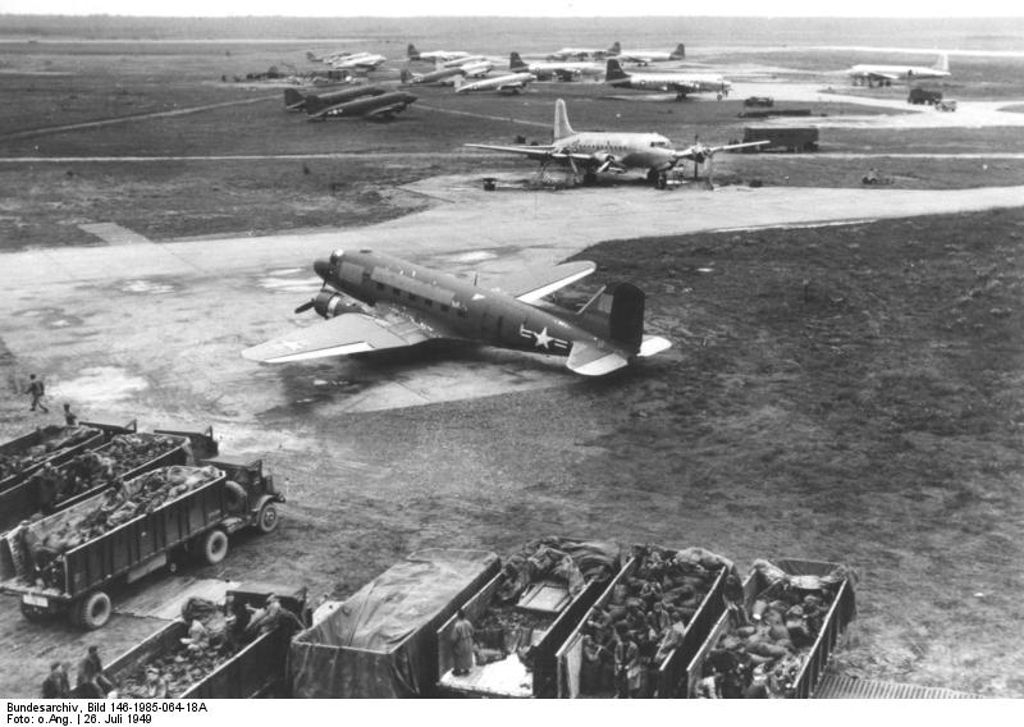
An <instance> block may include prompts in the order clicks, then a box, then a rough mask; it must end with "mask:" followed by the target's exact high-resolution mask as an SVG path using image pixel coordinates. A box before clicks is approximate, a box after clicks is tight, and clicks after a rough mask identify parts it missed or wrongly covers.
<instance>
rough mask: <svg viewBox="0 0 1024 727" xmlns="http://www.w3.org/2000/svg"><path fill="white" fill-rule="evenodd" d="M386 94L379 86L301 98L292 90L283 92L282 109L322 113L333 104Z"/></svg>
mask: <svg viewBox="0 0 1024 727" xmlns="http://www.w3.org/2000/svg"><path fill="white" fill-rule="evenodd" d="M384 93H387V89H385V88H381V87H380V86H353V87H352V88H346V89H344V90H342V91H335V92H333V93H324V94H320V95H314V94H309V95H307V96H303V95H302V94H301V93H299V92H298V91H296V90H295V89H294V88H286V89H285V90H284V107H285V109H287V110H288V111H305V112H306V113H318V112H323V111H324V110H325V109H328V108H330V107H331V106H333V105H335V104H340V103H344V102H345V101H351V100H353V99H356V98H359V97H360V96H380V95H381V94H384Z"/></svg>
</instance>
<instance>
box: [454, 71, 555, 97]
mask: <svg viewBox="0 0 1024 727" xmlns="http://www.w3.org/2000/svg"><path fill="white" fill-rule="evenodd" d="M536 80H537V77H536V76H534V75H533V74H532V73H510V74H508V75H507V76H497V77H496V78H487V79H485V80H483V81H477V82H475V83H459V81H458V79H456V81H455V93H472V92H474V91H497V92H498V93H519V92H521V91H522V90H523V89H524V88H526V86H527V84H529V83H530V82H531V81H536Z"/></svg>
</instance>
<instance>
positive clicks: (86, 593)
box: [0, 457, 284, 629]
mask: <svg viewBox="0 0 1024 727" xmlns="http://www.w3.org/2000/svg"><path fill="white" fill-rule="evenodd" d="M202 465H203V466H183V465H173V466H170V467H160V468H158V469H155V470H152V471H150V472H147V473H144V474H141V475H139V476H137V477H134V478H132V479H130V480H127V481H125V482H124V483H123V484H121V485H119V486H116V487H110V488H108V489H106V490H103V491H101V492H99V493H98V494H95V495H92V496H91V497H88V498H86V499H84V500H82V501H80V502H77V503H76V504H74V505H72V506H70V507H67V508H66V509H64V510H61V511H59V512H56V513H54V514H52V515H49V516H47V517H44V518H42V519H40V520H37V521H35V522H31V523H25V524H22V525H19V526H18V527H17V528H15V529H14V530H11V531H9V532H8V533H6V534H4V536H3V537H2V539H0V590H3V591H5V592H8V593H14V594H17V595H19V596H20V597H21V610H22V613H23V614H24V615H25V617H26V618H28V619H30V620H37V619H42V618H45V617H46V616H48V615H55V614H66V615H68V616H69V617H70V619H71V621H72V622H73V623H74V624H76V625H78V626H80V627H82V628H86V629H96V628H100V627H101V626H103V625H104V624H105V623H106V622H107V620H108V619H109V618H110V615H111V601H110V596H109V591H110V590H111V589H112V588H116V587H118V586H119V585H120V584H123V583H131V582H134V581H136V580H138V579H139V578H142V577H143V576H144V575H146V574H148V573H151V572H153V571H155V570H157V569H159V568H161V567H163V566H166V565H172V566H173V565H176V564H177V563H179V562H180V561H181V560H182V559H183V558H185V557H187V556H191V557H193V558H196V559H199V560H200V561H202V562H205V563H208V564H215V563H219V562H220V561H221V560H223V559H224V557H225V556H226V555H227V552H228V535H229V534H231V533H234V532H236V531H238V530H240V529H242V528H246V527H254V528H256V529H258V530H260V531H262V532H270V531H271V530H273V529H275V528H276V526H277V523H278V514H277V507H276V505H277V503H279V502H283V501H284V498H283V497H282V496H281V495H280V494H278V493H277V491H276V490H275V489H274V484H273V478H272V477H270V476H269V475H266V474H265V473H264V472H263V463H262V461H261V460H253V461H246V460H238V459H231V458H228V457H219V458H216V459H208V460H204V461H203V462H202Z"/></svg>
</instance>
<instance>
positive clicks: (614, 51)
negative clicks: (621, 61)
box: [608, 41, 622, 56]
mask: <svg viewBox="0 0 1024 727" xmlns="http://www.w3.org/2000/svg"><path fill="white" fill-rule="evenodd" d="M621 54H622V44H621V43H619V41H615V42H614V43H612V47H611V48H609V49H608V55H613V56H617V55H621Z"/></svg>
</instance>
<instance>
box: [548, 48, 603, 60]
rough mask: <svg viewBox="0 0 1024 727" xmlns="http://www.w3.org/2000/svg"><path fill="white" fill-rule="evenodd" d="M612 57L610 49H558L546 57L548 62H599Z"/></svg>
mask: <svg viewBox="0 0 1024 727" xmlns="http://www.w3.org/2000/svg"><path fill="white" fill-rule="evenodd" d="M610 55H612V49H611V48H608V49H604V48H560V49H559V50H556V51H555V52H554V53H551V54H549V55H548V57H547V59H548V60H549V61H569V60H576V61H585V60H595V61H600V60H604V59H605V58H607V57H609V56H610Z"/></svg>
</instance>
